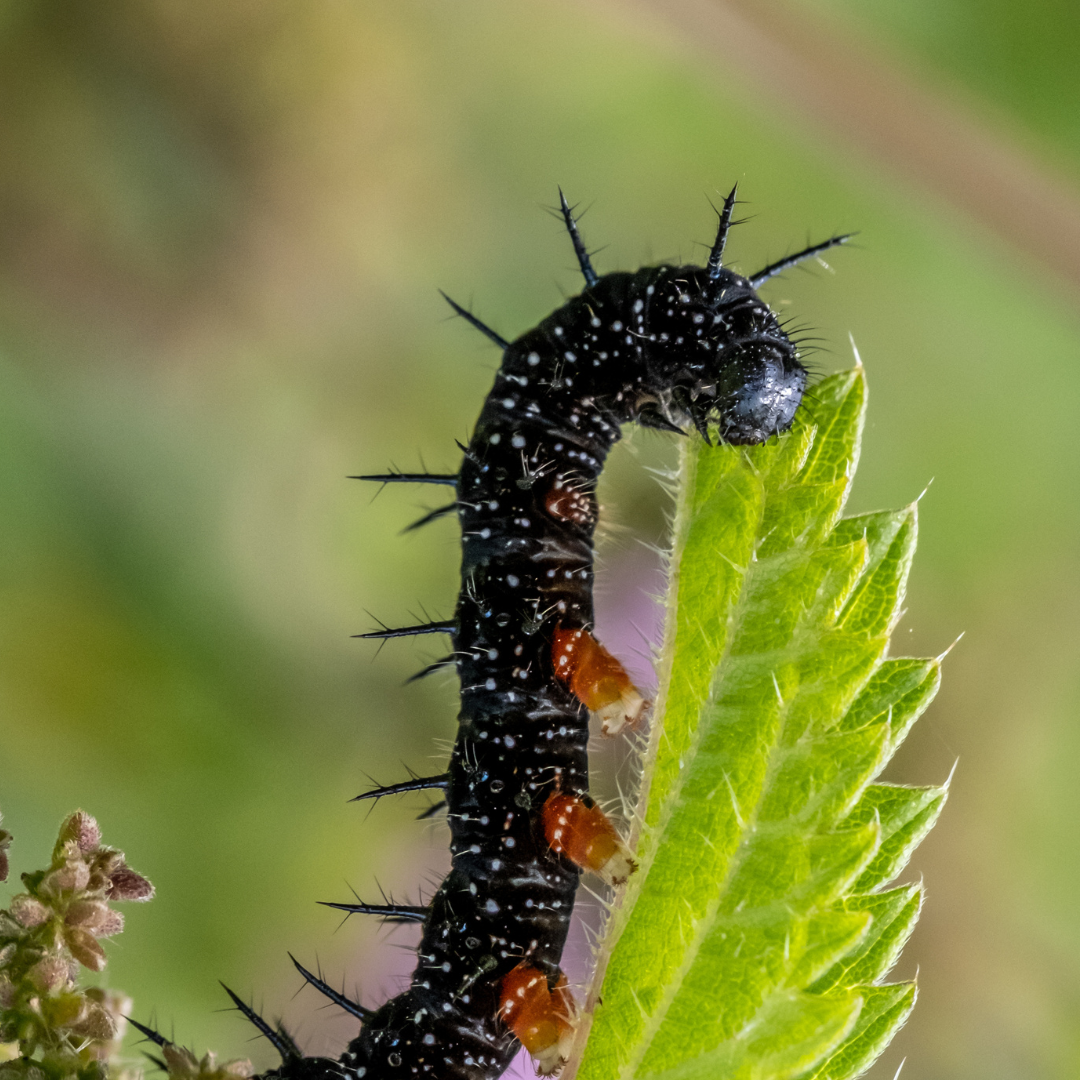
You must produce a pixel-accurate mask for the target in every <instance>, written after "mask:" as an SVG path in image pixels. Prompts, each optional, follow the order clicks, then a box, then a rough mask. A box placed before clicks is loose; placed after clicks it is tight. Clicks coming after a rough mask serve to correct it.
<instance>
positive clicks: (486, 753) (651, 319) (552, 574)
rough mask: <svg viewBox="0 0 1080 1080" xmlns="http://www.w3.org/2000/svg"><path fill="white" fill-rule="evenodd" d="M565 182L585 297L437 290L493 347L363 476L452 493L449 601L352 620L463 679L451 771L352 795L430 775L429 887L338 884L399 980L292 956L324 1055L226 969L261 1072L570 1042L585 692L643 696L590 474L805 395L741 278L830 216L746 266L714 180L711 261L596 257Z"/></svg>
mask: <svg viewBox="0 0 1080 1080" xmlns="http://www.w3.org/2000/svg"><path fill="white" fill-rule="evenodd" d="M560 201H561V210H562V215H563V218H564V220H565V222H566V228H567V230H568V231H569V233H570V239H571V241H572V242H573V245H574V251H575V253H576V255H577V258H578V261H579V263H580V266H581V272H582V274H583V275H584V278H585V286H586V287H585V291H584V292H583V293H581V295H580V296H576V297H574V298H573V299H571V300H569V301H567V303H565V304H564V305H563V306H562V307H560V308H559V309H558V310H557V311H555V312H554V313H553V314H551V315H550V316H548V318H546V319H545V320H544V321H543V322H541V323H540V325H539V326H537V327H536V328H535V329H533V330H530V331H529V332H528V333H526V334H523V335H522V336H521V337H519V338H518V339H517V340H516V341H514V342H512V343H511V342H507V341H505V340H503V339H502V338H501V337H500V336H499V335H498V334H496V333H495V332H494V331H493V330H491V329H490V328H489V327H487V326H485V325H483V323H481V322H480V321H479V320H478V319H477V318H476V317H475V316H473V315H472V314H470V313H469V312H468V311H465V310H464V309H463V308H461V307H459V306H458V305H457V304H454V302H453V301H451V300H449V298H447V300H448V301H449V303H450V304H451V306H452V307H453V308H454V310H455V311H456V312H457V313H458V314H459V315H461V316H462V317H463V318H465V319H467V320H468V321H469V322H470V323H471V324H472V325H473V326H475V327H476V328H477V329H479V330H481V331H482V332H483V333H484V334H486V335H487V336H488V337H489V338H490V339H491V340H492V341H494V342H495V343H496V344H497V345H498V346H499V347H500V348H501V349H502V350H503V359H502V365H501V367H500V369H499V372H498V375H497V376H496V379H495V386H494V389H493V390H492V391H491V393H490V394H489V395H488V398H487V401H486V402H485V403H484V407H483V410H482V412H481V414H480V419H479V421H478V423H477V425H476V432H475V434H474V435H473V438H472V440H471V442H470V443H469V445H468V446H467V447H462V449H463V450H464V460H463V462H462V466H461V470H460V472H459V473H458V474H457V475H433V474H426V473H425V474H406V473H391V474H388V475H380V476H365V477H361V479H365V480H374V481H379V482H382V483H391V482H392V483H413V482H416V483H431V484H445V485H447V486H451V487H454V488H455V493H456V497H455V499H454V501H453V502H452V503H450V504H449V505H447V506H446V507H443V508H441V509H440V510H437V511H435V512H434V513H433V514H431V515H428V518H427V519H424V520H428V519H430V518H433V517H436V516H439V515H441V514H445V513H451V512H453V511H455V510H456V512H457V514H458V516H459V519H460V522H461V530H462V546H463V554H462V567H461V579H462V588H461V593H460V597H459V600H458V604H457V610H456V612H455V617H454V620H453V621H452V622H433V623H427V624H423V625H419V626H407V627H402V628H400V629H393V630H391V629H387V630H381V631H378V632H375V633H372V634H367V635H362V636H366V637H372V638H389V637H400V636H407V635H413V634H427V633H434V634H448V635H449V636H450V638H451V640H452V642H453V652H452V653H451V654H450V655H449V656H447V657H446V658H444V659H443V660H442V661H439V662H438V663H437V664H435V665H432V668H436V667H439V666H449V665H451V664H453V665H456V668H457V672H458V675H459V677H460V680H461V712H460V717H459V723H460V727H459V730H458V735H457V740H456V742H455V745H454V749H453V753H452V756H451V759H450V764H449V768H448V770H447V772H446V773H445V774H443V775H440V776H431V777H426V778H419V779H413V780H409V781H406V782H404V783H401V784H395V785H392V786H390V787H385V788H379V789H377V790H375V791H371V792H368V793H367V795H366V796H365V797H370V798H377V797H381V796H383V795H389V794H394V793H398V792H404V791H414V790H418V789H421V788H441V789H443V791H444V792H445V803H446V806H447V809H448V812H449V824H450V830H451V836H452V839H451V853H452V868H451V870H450V873H449V875H448V876H447V878H446V880H445V881H444V882H443V883H442V885H441V887H440V888H439V890H438V892H437V893H436V894H435V896H434V897H433V899H432V901H431V904H430V906H428V907H410V906H402V905H395V904H383V905H373V904H371V905H369V904H341V905H333V906H336V907H341V908H343V909H345V910H347V911H359V912H367V913H371V914H376V915H379V916H381V917H383V918H384V919H389V920H393V921H416V922H422V923H423V936H422V940H421V943H420V946H419V955H418V961H417V966H416V970H415V972H414V974H413V977H412V984H411V986H410V987H409V989H408V990H406V991H405V992H404V993H402V994H400V995H398V996H397V997H395V998H393V999H392V1000H390V1001H388V1002H386V1004H384V1005H383V1006H382V1007H381V1008H379V1009H377V1010H370V1009H366V1008H364V1007H362V1006H360V1005H358V1004H356V1003H355V1002H353V1001H351V1000H349V999H348V998H346V997H345V996H344V995H343V994H340V993H338V992H337V991H335V990H334V989H333V988H332V987H330V986H329V985H328V984H326V983H325V982H324V981H323V980H322V979H320V978H318V977H317V976H316V975H314V974H312V973H311V972H310V971H308V970H306V969H305V968H303V967H302V966H301V965H300V964H299V963H297V964H296V966H297V968H298V969H299V971H300V973H301V974H302V975H303V976H304V978H305V979H307V981H308V982H310V983H311V984H312V985H313V986H315V987H316V988H318V989H319V990H320V991H321V992H322V993H324V994H326V995H327V996H328V997H329V998H330V999H331V1000H333V1001H334V1002H335V1003H337V1004H338V1005H340V1006H341V1007H342V1008H344V1009H346V1010H348V1011H349V1012H350V1013H352V1015H354V1016H355V1017H357V1018H358V1019H359V1020H360V1021H361V1025H362V1026H361V1031H360V1034H359V1035H358V1036H357V1037H356V1038H355V1039H353V1041H352V1042H351V1043H350V1044H349V1046H348V1048H347V1049H346V1051H345V1053H344V1054H343V1055H342V1057H341V1058H340V1060H338V1061H334V1060H331V1059H329V1058H306V1057H304V1056H303V1055H302V1054H301V1053H300V1051H299V1050H298V1048H297V1047H296V1045H295V1043H294V1042H293V1041H292V1039H291V1038H290V1037H289V1036H288V1034H287V1033H286V1032H285V1031H284V1030H283V1029H281V1028H280V1026H278V1027H277V1028H275V1027H273V1026H271V1025H269V1024H268V1023H266V1021H264V1020H263V1019H262V1018H261V1017H259V1016H258V1015H257V1014H255V1013H254V1011H253V1010H252V1009H250V1008H249V1007H248V1006H247V1005H246V1004H245V1003H244V1002H243V1001H241V1000H240V999H239V998H238V997H237V996H236V995H233V994H232V992H231V991H229V993H230V995H231V996H232V997H233V1000H234V1002H235V1003H236V1005H237V1006H238V1007H239V1008H240V1009H241V1010H242V1011H243V1012H244V1013H245V1014H246V1015H247V1016H248V1017H249V1019H251V1020H252V1021H253V1022H254V1023H255V1024H256V1025H257V1026H258V1028H259V1030H260V1031H261V1032H262V1033H263V1034H264V1035H265V1036H266V1037H267V1038H268V1039H269V1040H270V1041H271V1042H272V1043H273V1044H274V1046H275V1047H276V1048H277V1050H278V1051H279V1053H280V1054H281V1057H282V1064H281V1066H280V1067H279V1068H278V1069H276V1070H273V1071H272V1072H270V1073H267V1074H266V1077H267V1078H271V1077H273V1078H278V1077H280V1078H281V1080H335V1078H342V1080H360V1078H367V1080H394V1078H406V1077H415V1076H429V1077H433V1078H438V1080H494V1078H495V1077H498V1076H499V1075H500V1074H501V1073H502V1072H503V1071H504V1070H505V1069H506V1067H507V1066H508V1065H509V1063H510V1061H511V1059H512V1058H513V1056H514V1054H515V1053H516V1051H517V1049H518V1047H519V1045H524V1046H525V1047H526V1048H527V1049H528V1050H529V1051H530V1052H531V1053H532V1054H533V1056H534V1058H535V1059H536V1062H537V1066H538V1068H539V1069H540V1071H541V1072H545V1073H550V1072H554V1071H556V1070H557V1069H558V1068H559V1067H560V1066H561V1064H562V1063H563V1062H564V1061H565V1058H566V1054H567V1050H568V1045H569V1042H570V1040H571V1038H572V1034H573V1025H574V1005H573V1000H572V997H571V995H570V994H569V991H568V990H567V989H566V985H565V979H564V977H563V976H562V973H561V971H560V968H559V961H560V957H561V954H562V951H563V945H564V943H565V941H566V937H567V932H568V930H569V926H570V915H571V911H572V909H573V905H574V894H575V892H576V890H577V885H578V879H579V877H580V875H581V873H582V871H583V870H584V869H588V870H591V871H593V872H596V873H599V874H600V875H601V877H602V878H603V879H604V880H605V881H607V882H608V883H609V884H617V883H619V882H621V881H624V880H625V879H626V877H627V876H628V875H629V874H630V873H631V872H632V871H633V869H634V864H633V861H632V859H631V857H630V854H629V852H628V851H627V850H626V848H625V847H624V845H623V844H622V841H621V840H620V839H619V837H618V835H617V833H616V831H615V829H614V827H613V826H612V825H611V823H610V822H609V821H608V819H607V817H606V816H605V815H604V814H603V812H602V811H601V810H600V809H599V808H598V807H597V806H596V805H595V803H593V802H592V800H591V799H590V798H589V795H588V762H587V758H586V743H587V740H588V721H589V712H590V711H593V712H596V713H599V714H600V716H601V717H602V719H603V722H604V729H605V732H607V733H609V734H613V733H615V732H616V731H618V730H619V729H620V728H621V727H623V726H624V725H626V724H631V723H633V722H634V721H635V720H636V719H637V718H638V716H639V715H640V714H641V712H642V710H643V708H644V706H645V702H644V701H643V700H642V698H641V695H640V694H638V692H637V691H636V690H635V689H634V687H633V685H632V683H631V682H630V679H629V678H628V677H627V675H626V673H625V672H624V671H623V669H622V666H621V665H620V664H619V662H618V661H617V660H615V659H614V658H613V657H612V656H611V655H610V654H609V653H607V652H606V650H604V649H603V647H602V646H601V645H600V644H599V643H598V642H596V641H595V639H594V638H593V637H592V634H591V629H592V625H593V602H592V585H593V548H592V540H593V530H594V527H595V524H596V517H597V504H596V497H595V489H596V482H597V478H598V476H599V473H600V470H601V468H602V467H603V464H604V459H605V457H606V455H607V453H608V451H609V450H610V449H611V447H612V445H613V444H614V443H615V442H616V440H617V439H618V438H619V435H620V426H621V425H622V424H624V423H627V422H628V421H631V420H636V421H637V422H638V423H640V424H644V425H646V426H648V427H652V428H659V429H662V430H665V431H674V432H678V433H680V434H686V432H685V431H684V429H683V425H686V424H692V425H693V426H694V428H696V430H697V431H698V432H699V433H700V435H701V437H702V438H703V439H705V441H706V442H709V441H710V428H711V427H715V429H716V431H717V434H718V437H719V439H720V441H721V442H724V443H734V444H750V443H760V442H763V441H764V440H766V439H768V438H769V437H770V436H773V435H776V434H777V433H779V432H782V431H784V430H786V429H787V428H788V427H789V426H790V424H791V422H792V419H793V417H794V415H795V411H796V409H797V408H798V407H799V404H800V402H801V401H802V397H803V393H804V390H805V387H806V379H807V373H806V369H805V368H804V367H803V366H802V364H801V363H800V362H799V354H798V351H797V349H796V346H795V345H794V344H793V343H792V342H791V341H790V340H789V338H788V337H787V335H786V334H785V333H784V331H783V329H782V328H781V326H780V325H779V323H778V322H777V319H776V316H775V315H774V314H773V312H772V311H771V310H770V308H769V307H768V305H767V304H766V303H765V302H764V301H763V300H761V299H760V297H759V296H758V295H757V293H756V291H755V290H756V288H757V287H758V286H759V285H761V283H762V282H763V281H765V280H766V279H768V278H770V277H772V276H773V275H775V274H778V273H780V272H781V271H783V270H786V269H788V268H789V267H792V266H794V265H795V264H796V263H799V262H801V261H802V260H804V259H808V258H810V257H812V256H814V255H817V254H818V253H820V252H822V251H824V250H826V249H827V248H830V247H832V246H834V245H836V244H840V243H843V242H844V241H845V240H847V239H848V238H849V237H847V236H834V237H832V238H831V239H829V240H826V241H824V242H823V243H820V244H815V245H814V246H812V247H809V248H807V249H806V250H805V251H801V252H799V253H798V254H797V255H792V256H790V257H788V258H785V259H781V260H780V261H778V262H775V263H772V264H771V265H769V266H766V267H765V268H764V269H763V270H760V271H758V273H756V274H752V275H751V276H750V277H748V278H747V277H742V276H740V275H738V274H736V273H734V272H733V271H731V270H729V269H727V268H725V267H724V266H723V254H724V245H725V241H726V239H727V235H728V231H729V228H730V226H731V224H732V220H731V215H732V210H733V208H734V205H735V192H734V191H732V192H731V194H730V195H729V196H728V198H727V199H726V200H725V202H724V206H723V209H722V211H721V213H720V222H719V229H718V232H717V236H716V241H715V243H714V244H713V247H712V251H711V253H710V255H709V259H708V262H707V264H706V266H704V267H698V266H656V267H649V268H645V269H642V270H639V271H638V272H637V273H634V274H629V273H613V274H607V275H605V276H603V277H599V276H598V275H597V274H596V272H595V271H594V270H593V268H592V265H591V262H590V260H589V255H588V252H587V251H586V249H585V246H584V244H583V243H582V240H581V237H580V235H579V233H578V229H577V225H576V222H575V220H574V217H573V214H572V212H571V208H570V207H569V206H568V204H567V202H566V200H565V198H563V197H562V193H561V192H560ZM426 670H429V669H426ZM294 963H296V961H295V960H294ZM140 1030H143V1031H144V1032H146V1033H147V1034H148V1035H149V1036H150V1037H151V1038H154V1039H155V1040H157V1041H162V1040H161V1036H158V1035H157V1034H156V1033H154V1032H152V1031H151V1030H150V1029H146V1028H142V1027H141V1025H140Z"/></svg>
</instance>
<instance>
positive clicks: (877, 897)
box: [807, 885, 922, 993]
mask: <svg viewBox="0 0 1080 1080" xmlns="http://www.w3.org/2000/svg"><path fill="white" fill-rule="evenodd" d="M921 906H922V889H920V888H919V886H918V885H903V886H901V887H900V888H898V889H891V890H890V891H889V892H882V893H870V894H868V895H864V896H850V897H848V898H847V899H846V900H845V901H844V904H843V912H842V913H841V912H837V913H836V914H837V915H839V914H844V915H848V916H850V917H862V918H864V919H867V920H868V922H869V925H868V927H867V929H866V931H865V932H864V933H863V934H862V935H861V936H860V938H859V940H858V941H857V942H856V943H855V944H854V945H853V946H852V948H851V949H850V950H849V951H848V952H846V953H844V954H842V955H841V956H840V957H839V958H838V962H837V963H836V964H835V965H834V966H833V967H832V968H831V969H830V970H829V971H827V972H825V974H823V975H821V976H820V978H818V979H817V980H816V981H813V980H808V983H807V985H809V986H810V989H811V990H813V991H814V992H815V993H824V992H825V991H826V990H832V989H833V988H834V987H837V986H843V987H851V986H859V985H861V984H864V983H874V982H877V981H878V980H879V979H883V978H884V977H885V976H886V975H887V974H888V973H889V971H890V970H891V969H892V966H893V964H895V963H896V960H897V957H898V956H899V955H900V950H901V949H902V948H903V947H904V945H905V944H906V943H907V939H908V938H909V937H910V936H911V931H912V930H913V929H914V928H915V920H916V919H917V918H918V917H919V909H920V907H921Z"/></svg>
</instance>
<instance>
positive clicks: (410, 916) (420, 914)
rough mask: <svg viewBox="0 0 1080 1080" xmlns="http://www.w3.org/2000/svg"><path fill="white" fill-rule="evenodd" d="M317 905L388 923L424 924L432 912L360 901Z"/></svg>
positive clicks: (324, 901) (423, 908)
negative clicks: (371, 916) (374, 917)
mask: <svg viewBox="0 0 1080 1080" xmlns="http://www.w3.org/2000/svg"><path fill="white" fill-rule="evenodd" d="M317 903H319V904H321V905H322V906H323V907H328V908H335V909H336V910H338V911H345V912H348V913H349V914H350V915H375V916H377V917H378V918H380V919H382V921H383V922H388V923H414V922H423V921H424V920H425V919H426V918H427V917H428V911H429V910H430V908H427V907H422V906H420V905H419V904H364V903H361V902H359V901H357V902H356V903H354V904H335V903H333V902H332V901H330V900H319V901H317ZM294 963H295V961H294Z"/></svg>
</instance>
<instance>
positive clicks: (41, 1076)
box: [0, 810, 154, 1080]
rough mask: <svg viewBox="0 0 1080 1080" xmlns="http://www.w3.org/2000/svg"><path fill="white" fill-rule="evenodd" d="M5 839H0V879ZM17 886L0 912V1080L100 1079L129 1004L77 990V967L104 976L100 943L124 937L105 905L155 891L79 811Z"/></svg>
mask: <svg viewBox="0 0 1080 1080" xmlns="http://www.w3.org/2000/svg"><path fill="white" fill-rule="evenodd" d="M9 840H10V837H9V836H8V834H7V833H6V832H0V880H3V878H5V877H6V876H7V855H6V848H7V845H8V842H9ZM22 881H23V886H24V888H25V890H26V891H25V892H21V893H19V894H18V895H16V896H14V897H12V899H11V902H10V903H9V905H8V907H7V909H6V910H0V1080H104V1077H105V1076H106V1073H107V1065H108V1063H109V1062H110V1060H112V1059H113V1058H114V1057H115V1055H116V1053H117V1050H118V1048H119V1043H120V1039H121V1038H122V1036H123V1033H124V1026H125V1017H126V1015H127V1012H128V1010H129V1008H130V1004H131V1003H130V1002H129V1001H128V1000H127V999H126V998H124V997H123V996H122V995H120V994H117V993H115V992H112V991H108V990H104V989H101V988H96V987H95V988H90V989H82V988H81V987H80V986H79V985H78V982H77V980H78V972H79V967H80V965H81V966H82V967H85V968H89V969H90V970H91V971H101V970H102V968H104V967H105V951H104V949H103V948H102V945H101V939H103V938H108V937H112V936H113V935H114V934H118V933H119V932H120V931H121V930H123V928H124V917H123V915H121V914H120V912H118V911H115V910H114V909H113V908H112V907H111V906H110V904H111V903H112V902H113V901H117V900H149V899H150V898H151V897H152V896H153V895H154V888H153V886H152V885H151V884H150V882H149V881H147V880H146V878H144V877H142V876H141V875H140V874H137V873H135V871H134V870H132V869H131V868H130V867H129V866H128V865H127V863H126V862H125V861H124V854H123V852H121V851H117V850H116V849H115V848H110V847H106V846H105V845H103V844H102V842H101V831H100V830H99V829H98V825H97V822H96V821H95V820H94V819H93V818H92V817H91V816H90V815H89V814H87V813H84V812H83V811H81V810H79V811H76V812H75V813H74V814H72V815H71V816H70V817H69V818H67V819H66V820H65V821H64V823H63V825H61V826H60V835H59V838H58V839H57V841H56V846H55V848H54V849H53V857H52V862H51V864H50V865H49V867H48V869H46V870H39V871H36V872H34V873H30V874H23V875H22ZM5 1051H6V1052H5Z"/></svg>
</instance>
